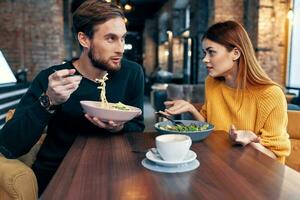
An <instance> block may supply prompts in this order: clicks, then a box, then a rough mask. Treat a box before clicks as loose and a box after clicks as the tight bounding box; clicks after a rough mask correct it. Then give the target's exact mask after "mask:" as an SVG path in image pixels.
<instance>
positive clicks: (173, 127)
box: [159, 123, 209, 132]
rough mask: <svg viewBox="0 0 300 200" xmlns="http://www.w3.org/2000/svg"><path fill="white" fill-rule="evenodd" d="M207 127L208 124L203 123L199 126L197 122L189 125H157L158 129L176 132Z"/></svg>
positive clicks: (202, 129)
mask: <svg viewBox="0 0 300 200" xmlns="http://www.w3.org/2000/svg"><path fill="white" fill-rule="evenodd" d="M208 127H209V124H204V125H202V126H199V125H197V124H194V123H192V124H190V125H178V124H176V125H165V126H159V128H160V129H163V130H168V131H178V132H189V131H190V132H192V131H195V132H196V131H204V130H207V129H208Z"/></svg>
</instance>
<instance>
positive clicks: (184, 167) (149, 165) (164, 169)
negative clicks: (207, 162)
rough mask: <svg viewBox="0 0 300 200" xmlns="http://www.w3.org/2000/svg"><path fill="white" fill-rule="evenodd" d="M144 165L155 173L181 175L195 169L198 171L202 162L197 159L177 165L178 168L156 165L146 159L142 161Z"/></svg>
mask: <svg viewBox="0 0 300 200" xmlns="http://www.w3.org/2000/svg"><path fill="white" fill-rule="evenodd" d="M142 165H143V166H144V167H145V168H147V169H149V170H151V171H155V172H163V173H181V172H189V171H192V170H194V169H197V168H198V167H199V166H200V162H199V161H198V160H197V159H195V160H193V161H191V162H189V163H185V164H182V165H176V167H168V166H162V165H157V164H156V163H154V162H152V161H150V160H148V159H147V158H144V159H143V160H142Z"/></svg>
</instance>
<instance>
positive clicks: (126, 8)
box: [124, 1, 133, 12]
mask: <svg viewBox="0 0 300 200" xmlns="http://www.w3.org/2000/svg"><path fill="white" fill-rule="evenodd" d="M132 8H133V7H132V5H131V3H130V1H128V2H127V3H126V4H125V6H124V9H125V11H127V12H129V11H131V10H132Z"/></svg>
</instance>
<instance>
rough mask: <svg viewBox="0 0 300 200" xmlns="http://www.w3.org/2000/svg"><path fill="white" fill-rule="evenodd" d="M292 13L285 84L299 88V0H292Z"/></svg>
mask: <svg viewBox="0 0 300 200" xmlns="http://www.w3.org/2000/svg"><path fill="white" fill-rule="evenodd" d="M293 15H294V16H293V19H292V20H293V21H292V36H291V43H290V44H291V47H290V48H291V50H290V60H289V73H288V82H287V85H288V86H290V87H297V88H300V56H299V49H300V0H295V1H294V9H293Z"/></svg>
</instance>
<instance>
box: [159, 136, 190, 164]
mask: <svg viewBox="0 0 300 200" xmlns="http://www.w3.org/2000/svg"><path fill="white" fill-rule="evenodd" d="M155 144H156V149H157V151H158V153H159V154H160V156H161V157H162V158H163V159H164V160H165V161H171V162H180V161H182V160H183V159H184V158H185V156H186V155H187V153H188V151H189V149H190V147H191V144H192V140H191V138H190V137H189V136H187V135H181V134H166V135H160V136H157V137H156V138H155Z"/></svg>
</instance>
